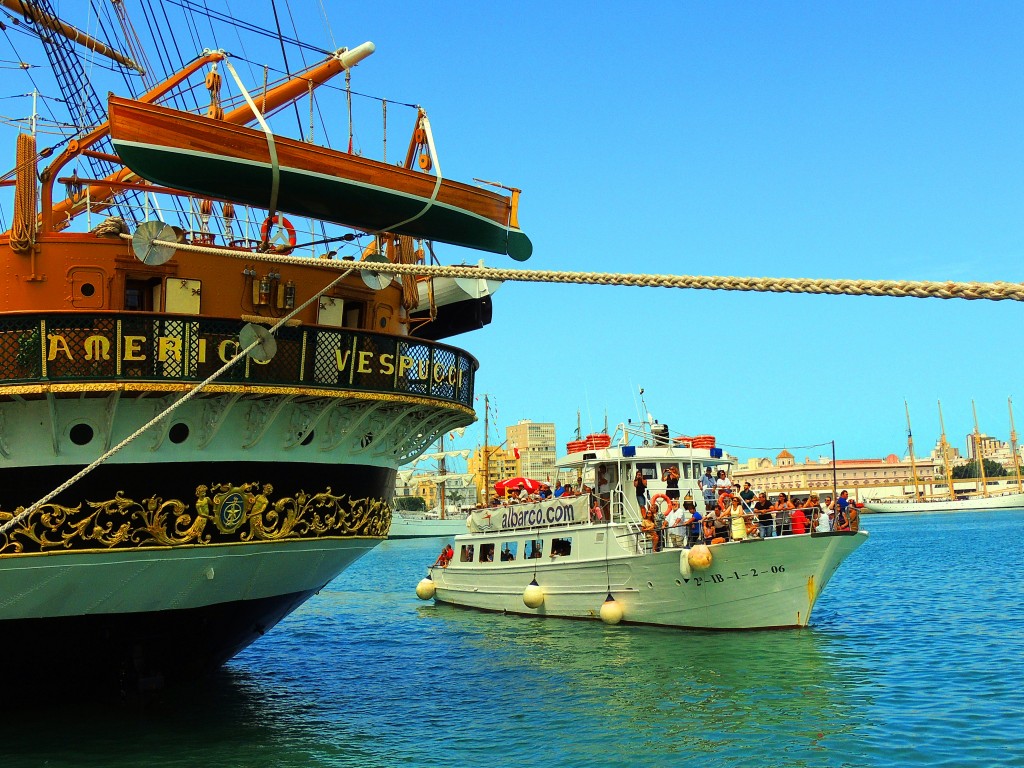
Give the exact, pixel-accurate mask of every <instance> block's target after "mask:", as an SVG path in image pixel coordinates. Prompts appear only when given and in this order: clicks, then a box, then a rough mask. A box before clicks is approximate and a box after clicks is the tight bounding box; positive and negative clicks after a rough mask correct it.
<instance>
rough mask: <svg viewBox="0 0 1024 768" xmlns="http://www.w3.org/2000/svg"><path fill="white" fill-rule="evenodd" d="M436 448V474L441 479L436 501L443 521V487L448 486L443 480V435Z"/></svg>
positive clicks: (444, 502) (444, 503)
mask: <svg viewBox="0 0 1024 768" xmlns="http://www.w3.org/2000/svg"><path fill="white" fill-rule="evenodd" d="M437 447H438V449H439V451H440V454H441V455H440V458H439V459H438V461H437V474H438V475H439V476H440V478H441V482H440V483H439V486H438V489H437V490H438V493H437V497H438V499H439V501H438V504H439V510H440V512H439V514H440V516H441V519H442V520H444V511H445V505H446V504H447V501H446V499H445V494H444V491H445V486H446V485H447V484H448V481H447V480H446V479H445V474H446V472H445V465H444V435H443V434H442V435H441V439H440V440H439V441H438V443H437Z"/></svg>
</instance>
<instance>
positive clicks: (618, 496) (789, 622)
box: [416, 423, 867, 629]
mask: <svg viewBox="0 0 1024 768" xmlns="http://www.w3.org/2000/svg"><path fill="white" fill-rule="evenodd" d="M615 438H618V439H617V440H616V439H609V438H608V437H607V436H605V443H604V445H605V446H606V447H597V448H594V449H588V447H587V446H586V445H581V443H580V441H577V442H576V443H573V444H570V450H571V451H574V452H571V453H569V454H568V455H567V456H565V457H563V458H561V459H560V460H559V461H558V465H559V467H560V468H561V469H563V470H568V471H570V472H575V474H576V477H577V480H578V482H577V484H576V485H575V487H577V488H580V487H583V486H587V487H589V488H592V489H594V490H593V494H592V495H591V494H586V495H581V496H573V497H568V498H566V497H564V496H563V497H561V498H549V499H545V500H543V501H527V502H524V503H515V504H510V505H505V506H496V507H490V508H487V509H480V510H475V511H474V512H473V513H471V515H470V520H469V526H470V530H469V532H467V533H464V534H462V535H460V536H457V537H455V542H454V547H453V550H452V551H451V555H450V559H448V558H439V562H438V563H435V565H433V566H432V567H431V568H430V569H429V573H428V576H427V577H426V578H424V579H423V580H422V581H421V582H420V583H419V585H418V586H417V589H416V593H417V595H418V596H419V597H420V598H422V599H425V600H429V599H431V598H433V599H435V600H436V601H437V602H439V603H450V604H453V605H458V606H465V607H471V608H479V609H482V610H488V611H500V612H504V613H515V614H524V615H530V616H556V617H564V618H580V619H598V618H600V619H601V620H603V621H605V622H607V623H618V622H619V621H625V622H628V623H634V624H654V625H664V626H672V627H686V628H701V629H762V628H784V627H803V626H806V625H807V623H808V621H809V619H810V616H811V611H812V609H813V608H814V603H815V601H816V600H817V599H818V596H819V595H820V594H821V592H822V590H823V589H824V588H825V585H826V584H827V583H828V581H829V579H830V578H831V577H832V574H833V573H835V571H836V569H837V568H838V567H839V565H840V564H841V563H842V562H843V560H844V559H845V558H846V557H847V556H848V555H849V554H850V553H851V552H853V551H854V550H855V549H857V547H859V546H860V545H861V544H863V543H864V541H865V540H866V539H867V533H866V532H863V531H860V532H850V531H844V532H840V531H835V532H831V531H830V532H826V533H812V534H802V535H789V536H782V537H778V538H768V539H765V540H761V539H756V538H752V539H747V540H744V541H734V542H726V543H717V544H710V545H706V544H703V543H699V544H695V545H693V546H679V547H671V546H669V547H665V548H662V549H661V550H660V551H654V547H653V546H652V544H653V542H652V540H651V538H650V537H649V534H648V532H647V531H646V530H645V527H644V523H645V522H646V521H645V520H644V518H643V515H642V513H641V505H640V503H639V502H638V500H637V498H636V494H635V492H634V488H633V484H632V479H633V477H634V476H635V473H636V472H637V471H640V472H642V473H643V475H644V477H645V478H647V487H648V493H649V494H650V495H651V498H652V502H653V503H656V504H663V503H664V501H667V497H668V495H669V493H671V495H673V496H674V495H675V493H674V489H669V488H667V487H666V483H665V482H662V480H661V478H662V477H664V472H665V471H666V470H668V469H669V468H670V467H675V469H676V470H677V471H678V473H679V479H678V486H679V494H681V495H682V500H686V499H687V498H691V499H693V500H695V501H696V502H697V504H696V506H697V509H698V511H700V512H702V513H703V511H704V502H703V497H702V493H701V490H700V489H699V486H698V483H699V480H700V477H701V476H702V475H703V474H704V471H705V469H706V468H711V470H712V472H713V473H716V472H717V470H718V469H719V468H722V469H726V470H727V471H728V470H730V469H732V468H733V467H734V466H735V464H736V460H735V459H734V458H732V457H728V456H726V455H724V454H723V452H722V450H721V449H717V448H715V447H714V439H713V438H710V436H700V437H698V438H676V439H674V440H670V439H669V435H668V428H667V427H666V426H665V425H663V424H657V423H645V424H644V425H642V427H640V428H637V426H636V425H620V426H619V428H618V430H616V433H615ZM591 445H593V443H591ZM598 445H601V443H598ZM659 495H662V496H665V497H666V498H665V499H664V500H662V499H659V498H658V497H659ZM592 503H594V505H595V506H596V507H599V508H600V509H601V513H600V515H599V514H597V511H596V510H593V511H592V508H591V504H592ZM648 527H649V524H648Z"/></svg>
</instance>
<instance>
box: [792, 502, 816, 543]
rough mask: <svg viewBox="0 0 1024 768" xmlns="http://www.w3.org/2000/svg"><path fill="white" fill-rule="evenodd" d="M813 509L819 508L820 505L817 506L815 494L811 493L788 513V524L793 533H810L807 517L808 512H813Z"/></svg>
mask: <svg viewBox="0 0 1024 768" xmlns="http://www.w3.org/2000/svg"><path fill="white" fill-rule="evenodd" d="M815 509H818V510H820V509H821V507H820V506H818V497H817V495H815V494H813V493H812V494H811V495H810V497H809V498H808V499H807V501H806V502H805V503H804V505H803V506H802V507H798V508H797V509H794V510H793V511H792V512H791V513H790V516H789V524H790V526H791V527H792V529H793V533H794V534H798V533H810V530H809V526H810V523H811V521H810V519H809V518H808V514H813V512H814V510H815Z"/></svg>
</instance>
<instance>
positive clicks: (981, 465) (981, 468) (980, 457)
mask: <svg viewBox="0 0 1024 768" xmlns="http://www.w3.org/2000/svg"><path fill="white" fill-rule="evenodd" d="M971 413H973V414H974V458H975V459H976V460H977V461H978V480H979V481H980V483H981V487H980V488H978V486H977V485H975V488H978V491H979V492H980V493H983V494H984V495H985V496H988V478H986V477H985V456H984V451H982V450H981V433H980V432H979V431H978V411H977V410H976V409H975V407H974V401H973V400H971Z"/></svg>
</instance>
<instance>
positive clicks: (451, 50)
mask: <svg viewBox="0 0 1024 768" xmlns="http://www.w3.org/2000/svg"><path fill="white" fill-rule="evenodd" d="M208 2H209V4H210V6H211V7H215V8H219V7H224V5H223V3H218V2H217V0H208ZM236 5H237V6H239V7H247V6H241V5H240V4H237V3H232V4H231V5H230V6H228V7H229V8H234V6H236ZM250 5H251V7H262V6H264V5H267V6H269V4H268V3H265V2H261V1H257V0H254V2H253V3H251V4H250ZM293 5H295V7H296V13H297V14H300V15H299V16H298V18H299V19H300V20H302V19H305V20H306V21H307V22H309V24H308V26H307V27H305V28H304V36H305V37H306V39H308V40H309V41H310V42H312V43H314V44H317V45H323V46H325V47H326V46H329V45H330V37H329V36H328V34H327V33H326V31H325V30H324V28H323V26H322V24H320V23H319V21H318V19H319V17H318V14H317V13H315V12H309V13H308V15H307V16H302V15H301V12H300V11H299V10H298V5H297V4H293ZM328 5H331V6H335V7H333V8H331V9H330V10H329V13H330V15H331V29H332V31H333V36H334V39H335V41H336V44H337V45H348V46H354V45H356V44H358V43H360V42H362V41H363V40H372V41H373V42H374V43H375V44H376V45H377V52H376V53H375V54H374V55H373V56H372V57H370V58H369V59H368V60H367V61H366V62H364V63H363V64H362V65H360V66H359V67H358V68H357V70H356V71H355V72H354V74H353V88H354V89H356V90H358V91H363V92H366V93H371V94H375V95H380V96H386V97H388V98H391V99H395V100H397V101H404V102H416V103H419V104H422V105H423V106H424V107H426V109H427V111H428V113H429V115H430V117H431V122H432V125H433V129H434V134H435V139H436V142H437V148H438V152H439V157H440V160H441V163H442V167H443V169H444V172H445V175H446V176H448V177H451V178H455V179H459V180H465V181H469V180H471V179H472V178H473V177H479V178H485V179H493V180H499V181H501V182H504V183H505V184H509V185H513V186H518V187H521V188H522V189H523V196H522V201H521V207H520V222H521V225H522V227H523V229H524V230H525V231H526V232H527V233H528V234H529V235H530V237H531V239H532V240H533V243H534V256H533V258H532V259H531V260H530V261H529V262H527V263H526V264H525V265H524V266H526V267H532V268H537V269H566V270H590V271H598V272H650V273H676V274H705V275H742V276H785V277H817V278H828V277H834V278H869V279H913V280H984V281H988V280H1007V281H1022V280H1024V263H1022V259H1021V254H1022V252H1024V217H1022V214H1024V210H1022V209H1024V95H1022V94H1024V89H1022V87H1021V86H1022V77H1024V47H1022V46H1021V44H1020V41H1021V40H1022V39H1024V6H1021V5H1020V4H1014V3H949V2H930V3H923V2H922V3H910V2H905V3H861V2H859V3H845V4H844V3H828V4H826V3H797V2H778V3H737V2H716V3H693V2H672V3H668V2H665V3H634V4H622V3H605V2H590V3H582V2H567V3H557V4H556V3H540V2H522V3H514V4H497V3H479V2H440V3H435V4H429V5H424V4H422V3H390V4H386V5H382V4H363V5H359V4H348V3H346V4H344V5H341V4H328ZM281 7H283V6H281ZM313 7H314V8H315V5H314V6H313ZM235 10H237V9H235ZM219 44H220V45H223V46H224V47H226V48H228V50H231V51H235V52H237V51H238V50H239V46H238V44H233V41H230V40H229V41H219ZM247 45H251V47H252V49H253V50H254V49H255V48H257V47H258V43H257V42H255V41H247ZM211 47H212V46H211ZM247 52H248V53H249V55H250V57H251V56H252V52H253V51H252V50H249V51H247ZM371 106H372V108H371V107H363V106H358V105H357V113H356V117H357V124H356V137H357V145H358V146H359V147H360V148H361V149H362V150H363V151H364V152H365V153H366V154H368V155H371V156H379V144H380V139H379V134H380V126H379V123H380V116H379V107H376V106H373V105H371ZM375 110H376V111H375ZM388 117H389V134H388V142H389V144H388V147H389V157H393V156H394V155H396V154H398V153H399V152H400V151H402V149H403V148H404V143H405V142H406V141H407V136H408V130H409V128H410V127H411V116H409V115H405V114H401V113H400V112H399V111H398V110H397V109H396V110H394V111H393V112H389V116H388ZM344 120H345V116H344V113H343V112H341V111H339V113H338V116H337V124H338V126H341V125H343V123H344ZM437 251H438V255H439V256H440V258H441V259H442V261H444V262H461V261H463V260H466V261H468V262H471V263H475V262H476V261H477V260H478V259H479V258H480V257H481V254H476V253H473V252H468V251H461V250H459V249H456V248H446V247H441V248H438V249H437ZM485 261H486V263H488V264H490V265H493V266H519V265H518V264H516V263H514V262H512V261H511V260H509V259H503V258H502V257H498V256H493V255H490V254H488V255H487V256H486V258H485ZM1022 312H1024V307H1021V306H1019V305H1017V304H1010V303H1005V302H1004V303H990V302H966V301H940V300H918V299H895V298H892V299H888V298H868V297H827V296H787V295H776V294H746V293H743V294H740V293H724V292H706V291H683V290H670V289H640V288H626V287H582V286H552V285H523V284H507V285H505V286H504V287H502V289H501V290H500V291H499V292H498V293H497V295H496V296H495V304H494V322H493V323H492V325H490V326H489V327H488V328H486V329H484V330H483V331H480V332H477V333H473V334H467V335H465V336H461V337H456V338H454V339H452V340H450V341H451V342H452V343H454V344H456V345H457V346H461V347H464V348H465V349H468V350H469V351H471V352H472V353H473V354H475V355H476V356H477V357H478V358H479V360H480V363H481V370H480V373H479V377H478V380H477V390H478V392H479V393H481V394H482V393H484V392H487V393H490V395H491V397H492V399H493V401H494V402H495V403H496V406H497V411H498V417H497V418H498V422H499V424H500V425H504V424H506V423H512V422H514V421H516V420H517V419H519V418H533V419H534V420H537V421H553V422H555V423H556V425H557V428H558V439H559V442H560V443H561V444H564V442H565V441H566V440H568V439H571V437H572V435H571V432H572V430H573V429H574V427H575V423H576V412H577V409H580V410H581V411H582V419H583V428H584V431H585V432H586V431H591V430H596V429H598V428H600V426H601V425H602V422H603V420H604V414H605V412H606V411H607V414H608V419H609V421H610V422H611V423H612V424H613V425H614V424H615V423H617V422H620V421H625V420H626V419H627V418H634V419H635V418H636V416H637V411H636V405H635V393H636V390H637V388H638V387H640V386H642V387H644V388H645V390H646V394H645V397H646V400H647V404H648V406H649V408H650V410H651V411H652V412H653V414H654V415H655V417H656V418H658V419H659V420H661V421H663V422H666V423H668V424H669V426H670V428H671V429H672V430H673V431H674V432H683V433H687V434H697V433H711V434H715V435H717V436H718V439H719V441H720V443H724V444H728V445H742V446H770V447H781V446H798V445H806V444H810V443H819V442H826V441H829V440H833V439H834V440H835V441H836V446H837V453H838V455H839V456H840V457H841V458H855V457H868V456H882V455H885V454H888V453H891V452H895V453H903V451H904V450H905V442H906V434H905V425H904V415H903V401H904V399H906V400H907V401H908V402H909V405H910V410H911V416H912V418H913V420H914V432H915V442H916V444H917V446H918V449H919V451H920V452H922V453H925V452H927V449H929V448H930V447H931V445H932V444H933V443H934V440H935V439H936V438H937V437H938V418H937V413H936V402H937V401H938V400H941V401H942V404H943V410H944V415H945V418H946V427H947V433H948V435H949V437H950V440H951V442H953V443H954V444H955V445H957V446H960V447H961V449H962V446H963V442H964V440H963V437H964V435H965V434H966V433H967V432H968V431H969V430H970V429H971V428H972V422H971V400H972V399H974V400H975V402H976V404H977V408H978V416H979V419H980V421H981V429H982V431H985V432H987V433H989V434H993V435H996V436H999V437H1001V438H1003V439H1006V438H1007V437H1008V431H1009V430H1008V421H1007V397H1010V396H1012V397H1014V400H1015V401H1017V402H1018V403H1019V405H1020V407H1021V409H1022V411H1021V419H1024V388H1022V387H1021V385H1020V382H1021V372H1022V371H1021V368H1022V365H1021V362H1020V360H1021V356H1020V352H1019V348H1018V347H1019V345H1018V338H1019V336H1020V329H1021V323H1020V318H1021V316H1022ZM1022 423H1024V422H1022ZM502 431H503V430H502ZM481 439H482V430H481V429H480V428H479V427H478V426H477V427H474V428H471V429H470V430H469V431H468V432H467V442H469V443H475V442H478V441H480V440H481ZM775 452H777V451H771V452H763V451H744V450H741V451H737V453H739V455H740V456H741V457H742V458H746V457H747V456H751V455H765V454H767V453H775ZM795 453H797V456H798V458H802V457H803V453H802V452H800V451H795ZM811 453H812V455H815V456H816V455H817V451H812V452H811Z"/></svg>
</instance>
